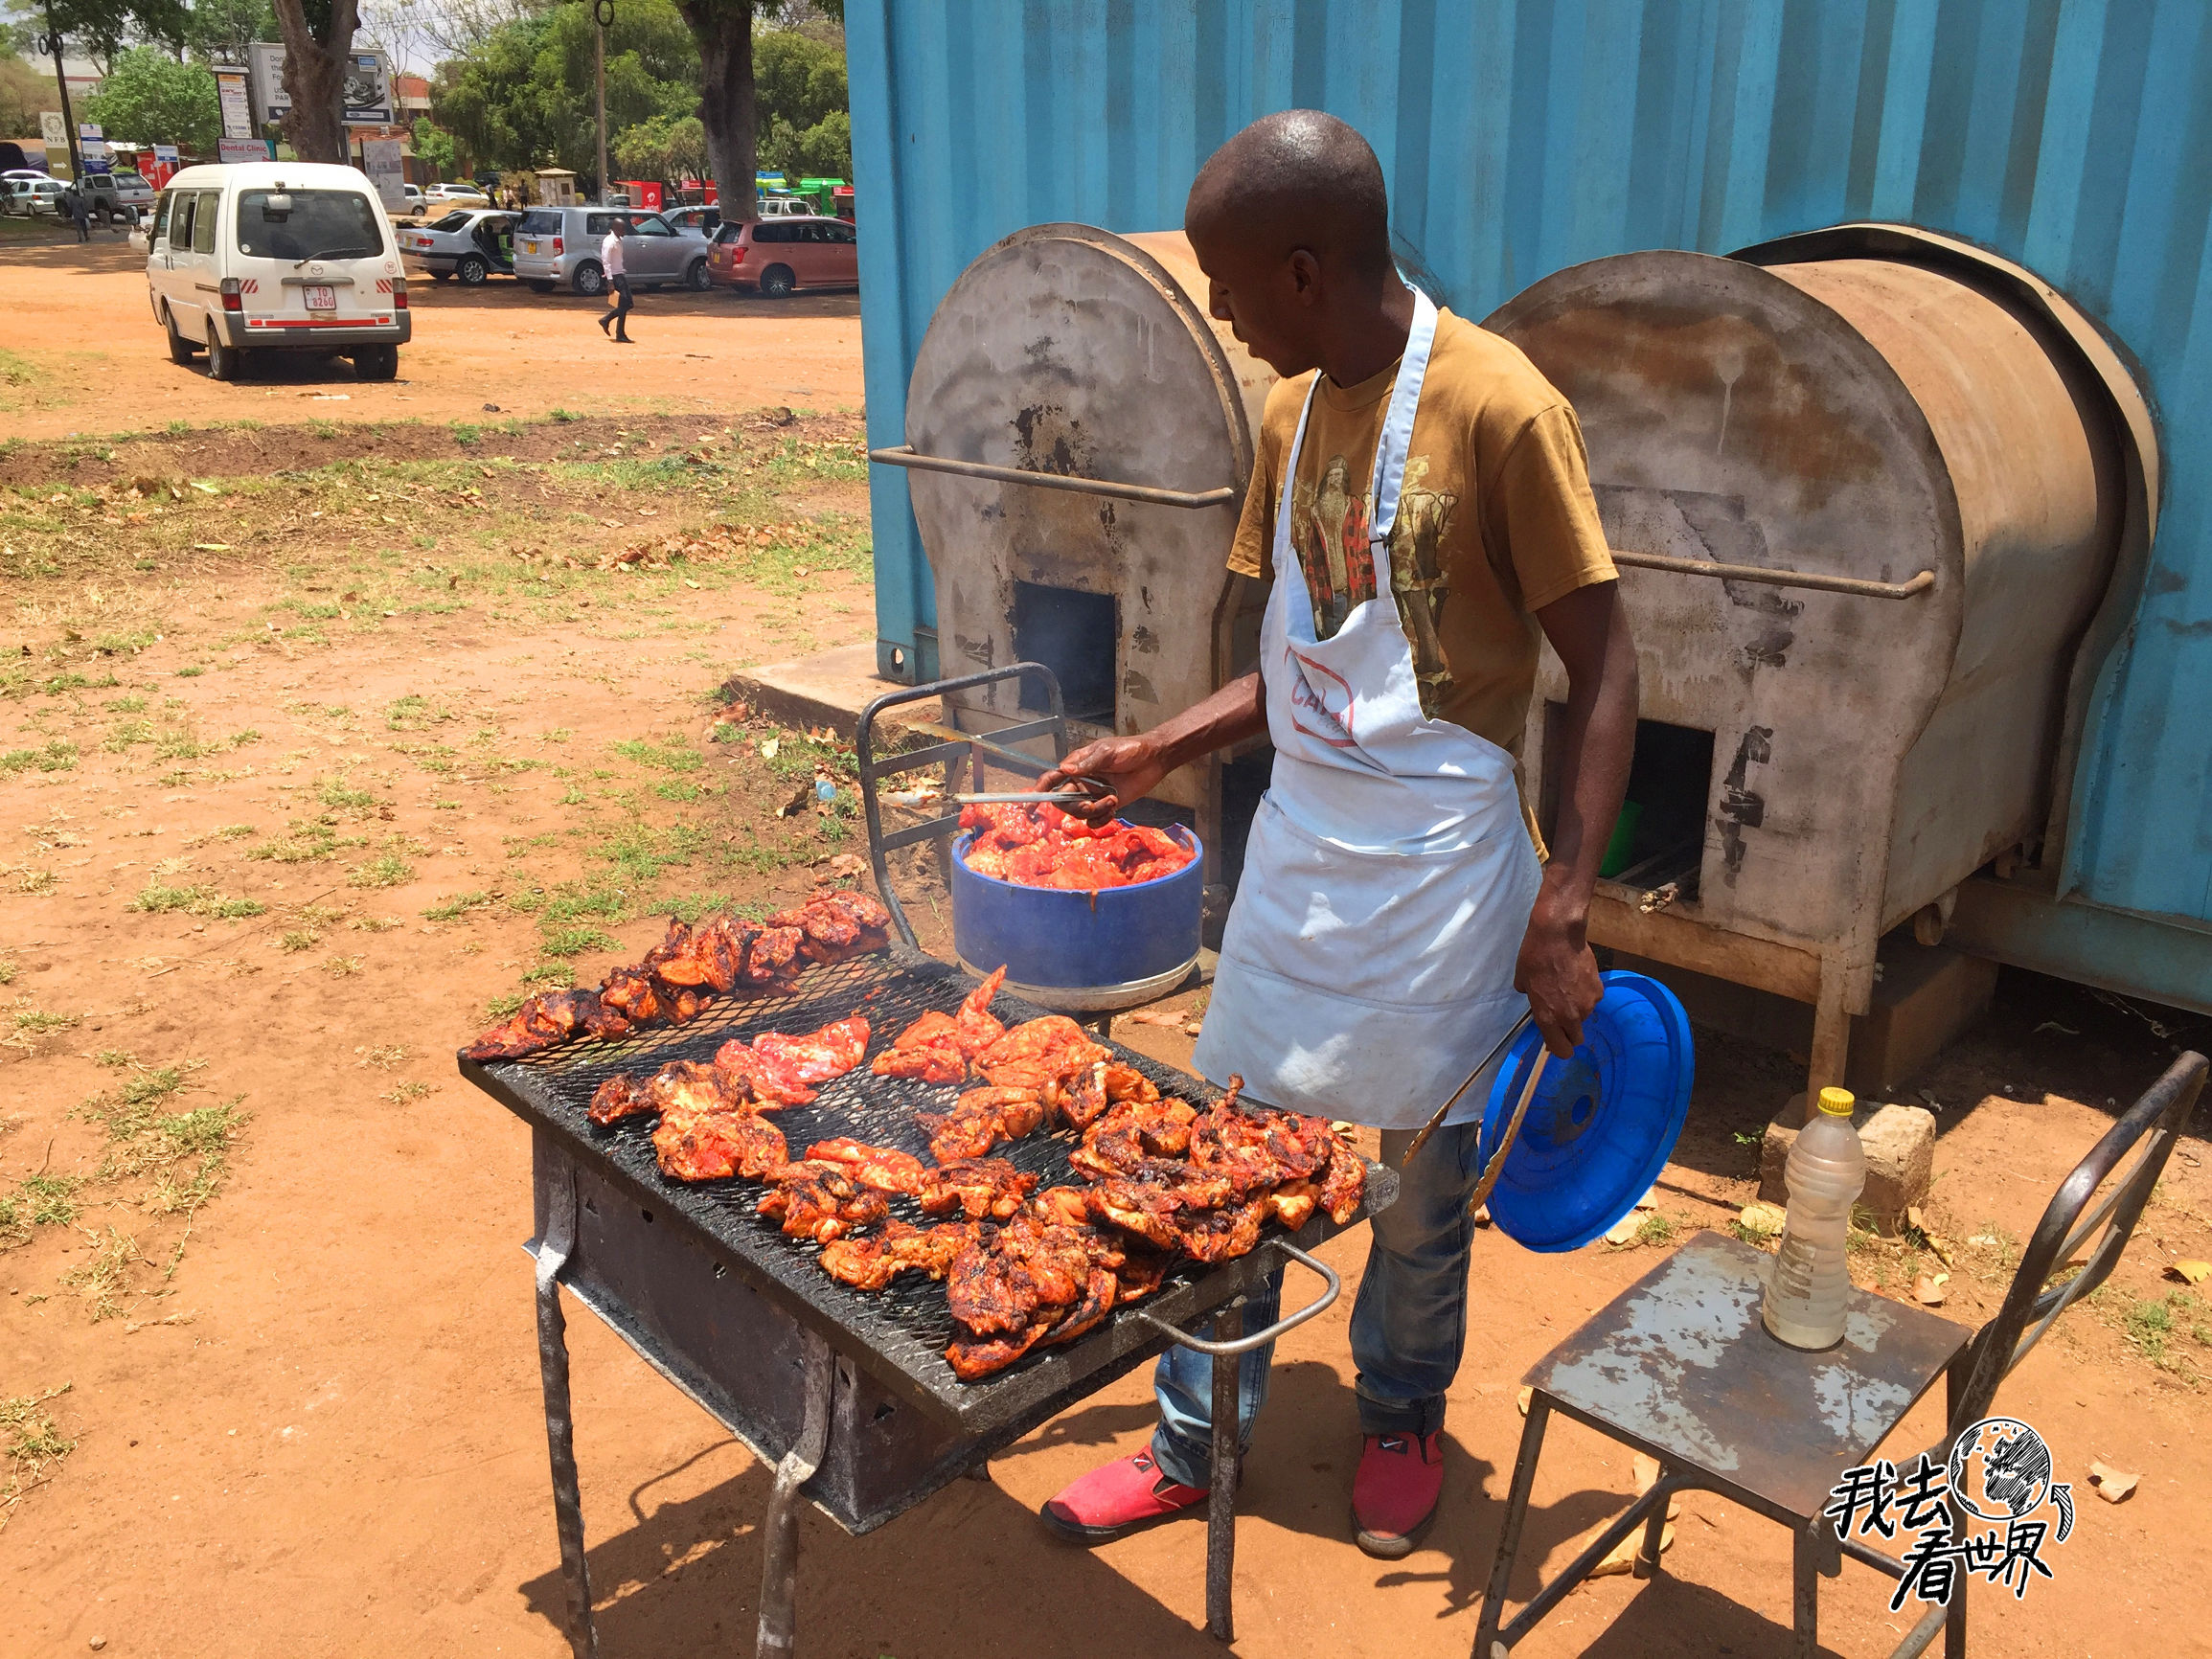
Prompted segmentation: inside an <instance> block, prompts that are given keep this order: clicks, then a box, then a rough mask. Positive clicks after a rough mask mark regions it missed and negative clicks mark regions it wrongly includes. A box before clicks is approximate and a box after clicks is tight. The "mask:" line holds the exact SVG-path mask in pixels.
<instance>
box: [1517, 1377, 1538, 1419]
mask: <svg viewBox="0 0 2212 1659" xmlns="http://www.w3.org/2000/svg"><path fill="white" fill-rule="evenodd" d="M1534 1398H1536V1390H1535V1389H1533V1388H1530V1387H1528V1386H1526V1385H1525V1384H1524V1385H1523V1386H1522V1388H1521V1391H1520V1397H1519V1405H1520V1415H1521V1416H1523V1417H1526V1416H1528V1402H1529V1401H1530V1400H1532V1399H1534Z"/></svg>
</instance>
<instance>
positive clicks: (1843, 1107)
mask: <svg viewBox="0 0 2212 1659" xmlns="http://www.w3.org/2000/svg"><path fill="white" fill-rule="evenodd" d="M1858 1105H1859V1102H1858V1101H1857V1100H1856V1099H1854V1098H1853V1096H1852V1093H1851V1091H1850V1090H1849V1089H1838V1088H1825V1089H1822V1090H1821V1091H1820V1109H1821V1110H1822V1111H1824V1112H1826V1113H1827V1114H1828V1115H1829V1116H1830V1117H1832V1118H1848V1117H1849V1116H1851V1114H1852V1112H1853V1111H1854V1110H1855V1109H1857V1107H1858Z"/></svg>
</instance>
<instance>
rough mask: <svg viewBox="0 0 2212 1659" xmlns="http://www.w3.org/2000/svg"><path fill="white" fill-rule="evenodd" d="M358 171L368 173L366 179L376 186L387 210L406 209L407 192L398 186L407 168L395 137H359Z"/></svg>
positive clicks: (399, 211)
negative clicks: (359, 157) (359, 158)
mask: <svg viewBox="0 0 2212 1659" xmlns="http://www.w3.org/2000/svg"><path fill="white" fill-rule="evenodd" d="M361 170H362V171H363V172H365V173H367V174H368V175H369V182H370V183H371V184H373V185H375V186H376V193H377V194H378V195H379V196H381V197H383V198H384V206H385V207H386V208H387V209H388V210H389V211H391V212H393V213H401V212H404V211H405V209H406V206H407V193H406V191H405V190H404V189H402V188H401V187H402V186H404V185H405V184H406V182H407V168H406V164H405V162H403V161H402V160H401V159H400V155H399V140H398V139H396V138H364V139H363V140H361Z"/></svg>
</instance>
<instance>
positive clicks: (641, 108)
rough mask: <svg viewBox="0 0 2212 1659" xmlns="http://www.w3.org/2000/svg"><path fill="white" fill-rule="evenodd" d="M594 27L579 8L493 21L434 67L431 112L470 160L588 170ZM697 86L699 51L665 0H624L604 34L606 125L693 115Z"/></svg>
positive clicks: (618, 127) (592, 157) (593, 161)
mask: <svg viewBox="0 0 2212 1659" xmlns="http://www.w3.org/2000/svg"><path fill="white" fill-rule="evenodd" d="M596 33H597V26H596V25H595V24H594V23H593V22H592V20H591V12H590V10H589V9H588V8H586V7H582V6H561V7H557V8H554V9H553V10H551V11H545V12H541V13H539V14H537V15H535V16H528V17H522V18H518V19H517V20H515V21H513V22H511V23H506V24H502V25H501V26H500V27H498V28H496V29H494V30H492V31H490V33H489V34H487V35H486V36H485V37H484V39H483V40H482V42H480V43H479V44H478V45H477V46H476V47H475V48H474V49H473V50H471V51H470V52H468V53H467V55H465V56H463V57H458V58H455V59H452V60H450V61H448V62H446V63H444V64H442V65H440V67H439V71H438V78H437V80H436V82H435V83H434V84H433V85H432V87H431V92H430V115H431V119H432V120H433V121H435V122H436V123H437V125H440V126H442V127H444V128H445V130H446V131H447V132H449V133H451V134H452V135H453V136H454V138H455V139H456V140H458V141H459V143H460V145H461V147H462V148H465V149H467V151H468V153H469V154H470V155H471V156H472V157H474V158H475V160H477V161H478V162H484V163H490V165H492V166H494V167H499V168H528V167H535V166H542V165H544V164H545V163H546V162H547V161H548V160H549V159H550V160H551V161H554V162H557V163H559V165H560V166H562V167H567V168H573V169H575V170H579V171H583V172H588V171H590V170H592V169H593V168H594V167H595V166H596V165H597V157H596V143H597V139H596V134H595V133H594V131H593V122H592V43H593V36H594V34H596ZM699 85H700V74H699V55H698V48H697V47H696V45H694V44H693V41H692V36H691V32H690V30H688V29H687V28H686V27H685V26H684V21H683V18H682V16H681V15H680V14H679V13H678V12H677V11H676V9H675V7H674V5H673V4H672V3H671V0H623V4H621V5H619V6H617V7H616V8H615V17H614V26H613V27H612V28H611V29H609V30H608V31H607V39H606V120H607V127H608V130H609V131H610V132H615V133H619V132H622V131H623V130H625V129H626V128H628V127H632V126H636V125H640V124H642V123H646V122H650V121H652V120H654V119H655V118H668V119H671V120H679V119H682V118H684V117H689V116H695V115H696V114H697V112H698V104H699Z"/></svg>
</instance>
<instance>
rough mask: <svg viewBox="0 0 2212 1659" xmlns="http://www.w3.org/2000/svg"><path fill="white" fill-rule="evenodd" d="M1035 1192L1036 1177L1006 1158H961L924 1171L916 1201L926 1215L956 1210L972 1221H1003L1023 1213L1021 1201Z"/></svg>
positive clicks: (916, 1189) (916, 1186) (917, 1187)
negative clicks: (988, 1218) (985, 1218)
mask: <svg viewBox="0 0 2212 1659" xmlns="http://www.w3.org/2000/svg"><path fill="white" fill-rule="evenodd" d="M1035 1191H1037V1177H1036V1176H1035V1175H1032V1174H1030V1173H1028V1172H1027V1171H1026V1170H1016V1169H1015V1167H1014V1166H1013V1165H1012V1164H1010V1163H1008V1162H1007V1161H1006V1160H1005V1159H1004V1158H958V1159H955V1160H954V1161H953V1162H951V1163H949V1164H940V1165H938V1166H937V1167H936V1168H935V1169H926V1168H925V1169H924V1170H923V1171H922V1178H921V1180H920V1181H919V1182H917V1183H916V1185H915V1188H914V1199H915V1202H916V1203H918V1204H920V1205H921V1206H922V1213H923V1214H924V1215H925V1216H939V1215H943V1214H944V1213H945V1212H946V1211H948V1210H955V1209H957V1210H958V1211H960V1212H961V1214H962V1215H964V1216H967V1217H968V1218H969V1220H970V1221H980V1220H982V1219H983V1218H984V1217H986V1216H989V1217H991V1218H992V1219H993V1220H998V1221H1003V1220H1006V1219H1007V1218H1008V1217H1009V1216H1013V1215H1014V1214H1015V1212H1017V1211H1018V1210H1020V1208H1021V1206H1022V1201H1023V1200H1024V1199H1026V1198H1027V1197H1028V1196H1029V1195H1030V1193H1034V1192H1035Z"/></svg>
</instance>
